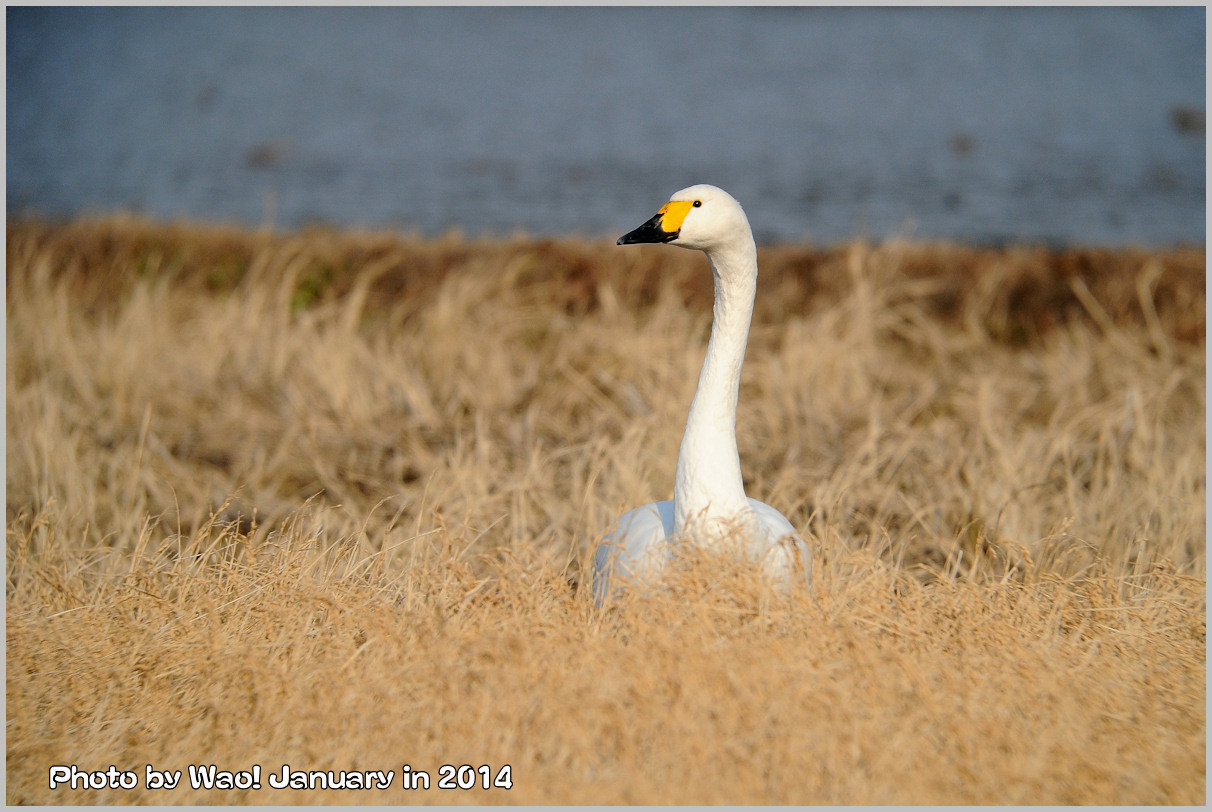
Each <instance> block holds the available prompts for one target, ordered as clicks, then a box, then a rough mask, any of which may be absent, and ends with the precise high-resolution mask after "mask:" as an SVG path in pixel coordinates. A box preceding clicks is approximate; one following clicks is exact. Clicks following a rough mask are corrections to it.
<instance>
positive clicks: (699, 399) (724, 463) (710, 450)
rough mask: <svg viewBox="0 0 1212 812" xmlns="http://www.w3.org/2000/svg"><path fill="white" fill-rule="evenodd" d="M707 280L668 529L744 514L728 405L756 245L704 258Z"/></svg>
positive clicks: (745, 331) (735, 390)
mask: <svg viewBox="0 0 1212 812" xmlns="http://www.w3.org/2000/svg"><path fill="white" fill-rule="evenodd" d="M707 259H708V260H709V261H710V262H711V272H712V274H713V275H714V277H715V307H714V311H713V319H712V323H711V340H710V341H708V343H707V357H706V358H705V359H704V361H703V369H702V372H700V373H699V385H698V389H697V391H696V392H695V394H694V402H693V403H692V404H691V406H690V416H689V418H687V420H686V433H685V435H683V437H682V448H681V451H680V452H679V453H678V470H677V477H676V479H675V482H674V491H673V510H674V527H675V530H676V532H678V533H679V534H681V533H684V532H685V531H686V530H687V523H688V522H693V521H697V520H700V519H707V520H711V519H729V518H731V517H734V516H737V515H738V514H740V513H742V512H745V511H747V510H748V509H749V505H748V502H747V500H746V499H745V487H744V484H743V483H742V481H741V459H740V455H739V454H738V453H737V448H736V403H737V395H738V394H739V392H740V386H741V364H742V363H744V361H745V344H746V342H747V341H748V338H749V323H750V321H752V319H753V300H754V296H755V294H756V292H757V248H756V246H755V245H754V243H753V238H752V236H748V238H747V239H746V240H743V241H738V242H737V243H735V244H733V245H730V246H728V247H726V248H722V249H715V250H712V251H709V252H708V253H707Z"/></svg>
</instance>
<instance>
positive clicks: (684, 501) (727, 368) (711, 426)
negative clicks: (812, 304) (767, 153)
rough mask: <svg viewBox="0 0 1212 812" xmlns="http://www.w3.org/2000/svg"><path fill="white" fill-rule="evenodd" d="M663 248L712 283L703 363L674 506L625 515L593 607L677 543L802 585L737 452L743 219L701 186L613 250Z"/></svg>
mask: <svg viewBox="0 0 1212 812" xmlns="http://www.w3.org/2000/svg"><path fill="white" fill-rule="evenodd" d="M640 243H668V244H670V245H677V246H680V247H682V248H692V249H697V250H700V251H702V252H704V253H705V254H706V255H707V260H708V262H709V263H710V265H711V272H712V275H713V277H714V278H715V306H714V309H713V315H712V323H711V338H710V339H709V340H708V342H707V355H706V357H705V359H704V360H703V368H702V371H701V372H700V373H699V383H698V388H697V389H696V391H695V393H694V401H693V402H692V403H691V405H690V415H689V417H688V418H687V419H686V432H685V434H683V436H682V446H681V449H680V450H679V452H678V465H677V474H676V477H675V480H674V488H673V499H672V500H666V501H661V502H651V503H649V504H647V505H643V506H641V507H638V508H635V509H634V510H630V511H628V512H627V513H624V514H623V515H622V516H621V517H620V518H619V520H618V521H617V522H616V523H615V524H614V525H613V529H612V530H611V532H610V533H608V534H607V535H606V536H605V537H604V538H603V539H602V541H601V543H600V544H599V546H598V548H597V551H596V552H595V553H594V557H593V591H594V601H595V603H597V604H598V605H599V606H600V605H602V604H603V603H604V602H605V601H606V600H607V599H609V598H610V597H611V596H612V595H614V594H615V593H616V592H617V591H618V589H619V587H621V586H623V585H624V584H625V583H626V582H628V581H631V582H635V581H643V580H648V579H651V578H652V577H654V576H656V575H657V574H659V573H660V572H661V570H663V569H664V567H665V565H666V564H667V563H668V561H669V559H670V558H671V556H672V553H673V546H674V545H675V544H677V543H678V541H679V540H687V541H688V542H690V543H692V544H694V545H696V546H698V547H700V548H703V549H709V550H720V551H724V550H726V551H728V552H732V553H740V554H742V555H743V556H744V557H745V558H747V559H749V560H752V561H758V562H760V565H761V568H762V571H763V573H764V574H765V575H766V576H767V577H768V578H771V579H772V580H774V581H775V582H776V583H777V584H779V585H781V586H786V585H788V584H790V582H791V579H792V577H794V574H795V572H796V570H797V559H798V569H799V570H800V571H801V572H802V574H803V575H804V576H805V577H807V574H808V567H809V559H808V555H807V548H806V545H805V544H804V541H803V539H802V538H801V537H800V535H799V534H798V533H797V532H796V530H795V528H794V527H793V526H792V525H791V522H789V521H788V520H787V517H785V516H784V515H783V514H781V513H779V512H778V511H777V510H775V509H774V508H772V507H771V506H770V505H767V504H765V503H764V502H759V501H758V500H756V499H750V498H749V497H747V496H746V495H745V487H744V484H743V483H742V481H741V459H740V455H739V454H738V453H737V445H736V406H737V395H738V393H739V391H740V385H741V364H742V363H743V362H744V360H745V344H746V341H747V340H748V337H749V324H750V321H751V320H752V319H753V300H754V296H755V295H756V293H757V270H758V269H757V246H756V245H755V243H754V240H753V231H752V230H751V229H750V227H749V220H748V218H746V217H745V211H744V210H743V209H742V208H741V204H740V203H738V202H737V201H736V200H735V199H734V198H733V197H732V195H730V194H728V193H727V192H725V191H724V190H723V189H720V188H718V187H715V186H710V185H707V184H700V185H698V186H691V187H688V188H686V189H682V190H681V191H678V192H675V193H674V194H673V195H672V196H671V197H670V198H669V202H668V203H666V204H665V205H664V206H662V207H661V209H660V211H658V212H657V213H656V214H655V215H654V216H653V217H652V219H650V220H649V221H648V222H646V223H644V224H643V225H642V226H640V227H639V228H637V229H635V230H634V231H630V232H628V233H626V234H624V235H623V236H622V237H619V240H618V243H617V245H636V244H640Z"/></svg>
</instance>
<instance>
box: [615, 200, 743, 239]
mask: <svg viewBox="0 0 1212 812" xmlns="http://www.w3.org/2000/svg"><path fill="white" fill-rule="evenodd" d="M745 242H748V243H750V244H752V242H753V232H752V231H751V230H750V228H749V219H748V218H747V217H745V210H744V209H742V208H741V204H740V203H738V202H737V201H736V198H734V197H733V196H732V195H730V194H728V193H727V192H725V191H724V190H723V189H720V188H719V187H717V186H710V185H708V184H706V183H701V184H699V185H698V186H690V187H687V188H685V189H682V190H680V191H677V192H674V193H673V195H671V196H670V198H669V202H668V203H666V204H665V205H664V206H662V207H661V210H660V211H658V212H657V213H656V214H655V215H653V217H652V219H650V220H649V221H648V222H646V223H644V225H642V226H640V227H639V228H637V229H635V230H634V231H629V232H627V233H626V234H624V235H623V236H622V237H619V241H618V243H617V245H636V244H638V243H669V244H671V245H677V246H681V247H683V248H697V249H699V250H700V251H707V252H709V253H710V252H711V251H713V250H715V249H717V248H721V247H726V246H733V245H736V244H738V243H741V244H744V243H745Z"/></svg>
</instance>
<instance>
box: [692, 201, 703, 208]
mask: <svg viewBox="0 0 1212 812" xmlns="http://www.w3.org/2000/svg"><path fill="white" fill-rule="evenodd" d="M701 205H703V201H701V200H696V201H694V207H695V208H696V209H697V208H698V207H699V206H701Z"/></svg>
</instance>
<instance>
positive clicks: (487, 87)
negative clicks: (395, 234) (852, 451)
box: [6, 8, 1206, 245]
mask: <svg viewBox="0 0 1212 812" xmlns="http://www.w3.org/2000/svg"><path fill="white" fill-rule="evenodd" d="M1205 41H1206V18H1205V10H1204V9H1203V8H1171V9H1152V8H1147V9H1140V8H1069V9H1050V8H1031V9H1013V8H1011V9H1005V8H1001V9H994V8H977V9H964V8H940V9H922V8H917V9H866V8H852V9H816V8H810V9H803V8H798V9H793V8H781V9H756V8H748V9H731V8H709V9H691V8H606V9H601V8H597V9H552V8H503V9H502V8H498V9H449V8H371V9H322V8H234V9H233V8H166V9H165V8H160V9H148V8H118V9H114V8H105V9H89V8H68V9H50V8H40V9H16V8H9V9H8V10H7V46H8V47H7V69H8V139H7V145H8V146H7V159H8V165H7V168H8V175H7V177H8V183H7V193H6V202H7V206H8V210H9V214H10V216H11V215H13V214H26V213H40V214H43V215H50V216H71V215H74V214H77V213H81V212H108V211H113V210H119V209H121V210H133V211H137V212H141V213H144V214H147V215H150V216H153V217H156V218H159V219H175V218H189V219H196V220H206V221H235V222H240V223H244V224H248V225H260V224H262V223H264V222H267V221H268V222H272V223H274V224H275V225H277V226H278V227H281V228H294V227H298V226H300V225H304V224H307V223H311V222H317V221H319V222H325V223H330V224H335V225H340V226H362V227H375V228H378V227H390V228H397V229H401V230H418V231H421V232H424V233H427V234H434V233H439V232H442V231H445V230H447V229H449V228H452V227H459V228H462V229H463V230H464V231H465V232H466V233H468V234H472V235H479V234H505V233H510V232H514V231H517V230H522V231H526V232H529V233H531V234H539V235H553V236H560V235H565V236H578V235H579V236H589V237H601V236H606V235H617V234H620V233H622V232H623V231H626V230H629V229H630V228H632V227H634V226H636V225H638V224H639V223H640V222H642V221H643V220H645V219H647V217H648V216H650V215H651V214H652V212H654V211H655V210H656V208H657V207H658V206H659V205H660V204H661V203H663V202H664V200H665V199H666V198H667V197H668V195H669V193H670V192H672V191H674V190H676V189H678V188H681V187H683V186H687V185H690V184H692V183H700V182H707V183H715V184H717V185H719V186H722V187H724V188H725V189H728V190H729V191H730V192H732V193H733V194H734V195H735V196H736V197H737V198H738V199H739V200H741V202H742V203H743V204H744V206H745V208H746V211H747V212H748V213H749V216H750V219H751V221H752V222H753V224H754V227H755V231H756V232H757V235H758V238H759V240H760V241H763V242H768V241H774V240H781V241H802V240H811V241H816V242H824V243H828V242H834V241H838V240H844V239H849V238H852V237H855V236H868V237H874V238H883V237H887V236H892V235H909V236H915V237H917V238H922V239H926V238H946V239H957V240H964V241H969V242H977V243H1001V242H1006V241H1023V240H1028V241H1045V242H1050V243H1087V244H1089V243H1098V244H1109V245H1119V244H1128V243H1144V244H1173V243H1178V242H1185V243H1196V244H1203V242H1204V240H1205V231H1204V229H1205V202H1206V198H1205V188H1206V157H1205V156H1206V151H1205V136H1204V132H1203V115H1204V104H1205V71H1206V65H1205V47H1206V46H1205Z"/></svg>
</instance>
